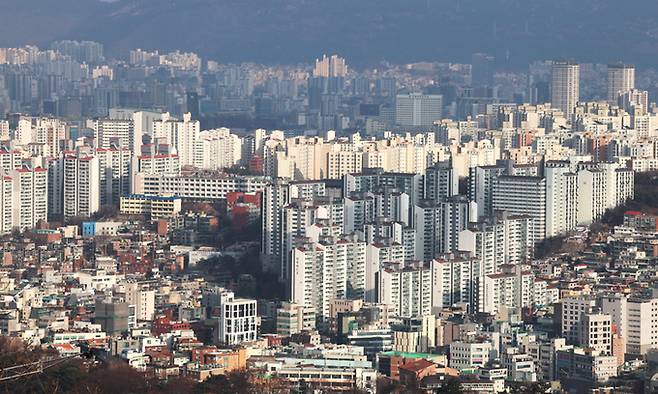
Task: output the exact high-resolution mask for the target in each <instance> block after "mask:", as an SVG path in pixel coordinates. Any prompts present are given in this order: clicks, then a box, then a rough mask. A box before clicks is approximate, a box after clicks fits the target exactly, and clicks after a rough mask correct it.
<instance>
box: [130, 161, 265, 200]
mask: <svg viewBox="0 0 658 394" xmlns="http://www.w3.org/2000/svg"><path fill="white" fill-rule="evenodd" d="M181 164H182V163H181ZM142 176H143V181H142V182H141V185H139V184H138V185H135V188H134V190H133V191H134V192H135V193H136V194H146V195H151V196H157V195H174V196H178V197H181V198H189V199H198V200H221V199H225V198H226V194H227V193H230V192H245V193H253V192H258V191H262V190H263V189H264V188H265V186H266V185H267V184H268V183H269V179H268V178H265V177H259V176H233V175H225V174H213V173H196V174H191V175H172V174H142ZM136 183H139V182H136Z"/></svg>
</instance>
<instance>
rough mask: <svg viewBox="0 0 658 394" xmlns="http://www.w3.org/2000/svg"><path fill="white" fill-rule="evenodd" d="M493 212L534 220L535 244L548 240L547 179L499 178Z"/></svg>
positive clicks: (495, 189) (532, 177) (495, 187)
mask: <svg viewBox="0 0 658 394" xmlns="http://www.w3.org/2000/svg"><path fill="white" fill-rule="evenodd" d="M492 209H493V211H494V212H495V211H503V212H508V213H511V214H516V215H529V216H530V217H532V218H533V221H532V225H533V226H532V227H533V229H532V234H533V238H534V239H533V243H534V242H538V241H541V240H542V239H544V238H546V179H545V178H541V177H535V176H509V175H503V176H499V177H498V178H497V179H496V181H495V182H494V191H493V202H492Z"/></svg>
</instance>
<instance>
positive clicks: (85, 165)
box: [51, 152, 100, 218]
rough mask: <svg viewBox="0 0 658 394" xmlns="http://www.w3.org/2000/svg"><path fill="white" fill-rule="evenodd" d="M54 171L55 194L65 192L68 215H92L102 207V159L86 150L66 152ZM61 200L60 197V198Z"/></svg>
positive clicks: (62, 197) (62, 195)
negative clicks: (100, 163) (100, 165)
mask: <svg viewBox="0 0 658 394" xmlns="http://www.w3.org/2000/svg"><path fill="white" fill-rule="evenodd" d="M53 170H54V171H52V172H57V174H53V175H54V178H55V180H57V181H60V180H61V183H57V184H54V183H51V185H54V190H53V194H54V193H57V194H60V195H61V203H62V206H63V210H62V211H61V212H62V213H63V214H64V217H67V218H70V217H74V216H86V217H88V216H91V215H92V214H94V213H95V212H97V211H98V209H99V208H100V182H99V180H100V168H99V163H98V158H97V157H95V156H92V155H88V154H85V153H83V152H78V153H77V154H76V153H72V152H69V153H65V154H64V156H63V157H62V158H60V160H59V162H58V164H55V168H54V169H53ZM56 200H59V197H57V198H56Z"/></svg>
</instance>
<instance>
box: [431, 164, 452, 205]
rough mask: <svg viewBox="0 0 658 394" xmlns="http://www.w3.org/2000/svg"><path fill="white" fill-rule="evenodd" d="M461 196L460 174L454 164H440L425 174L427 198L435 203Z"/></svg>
mask: <svg viewBox="0 0 658 394" xmlns="http://www.w3.org/2000/svg"><path fill="white" fill-rule="evenodd" d="M457 194H459V174H458V173H457V169H456V168H453V166H452V162H450V161H447V162H440V163H437V164H435V165H433V166H432V167H429V168H428V169H427V171H426V172H425V198H426V199H428V200H432V201H435V202H439V201H443V199H444V198H447V197H452V196H454V195H457Z"/></svg>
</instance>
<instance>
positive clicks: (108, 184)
mask: <svg viewBox="0 0 658 394" xmlns="http://www.w3.org/2000/svg"><path fill="white" fill-rule="evenodd" d="M96 157H97V158H98V167H99V176H100V177H99V192H100V205H113V204H114V205H116V204H117V203H118V202H119V199H120V198H121V196H123V195H126V194H128V193H130V188H131V185H130V183H131V182H130V180H131V167H130V162H131V158H132V151H131V150H130V149H129V148H116V146H112V147H111V148H109V149H106V148H99V149H96Z"/></svg>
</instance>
